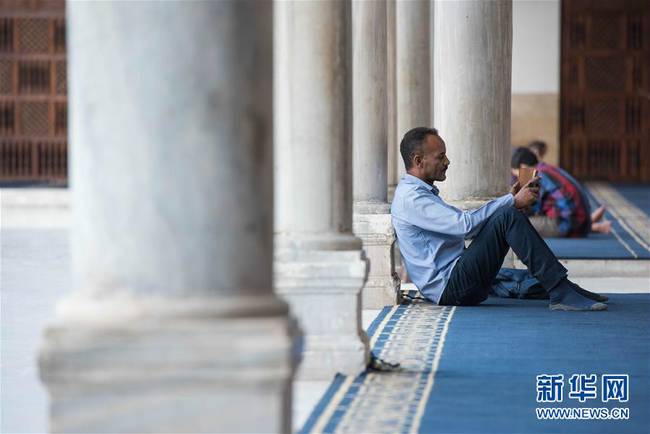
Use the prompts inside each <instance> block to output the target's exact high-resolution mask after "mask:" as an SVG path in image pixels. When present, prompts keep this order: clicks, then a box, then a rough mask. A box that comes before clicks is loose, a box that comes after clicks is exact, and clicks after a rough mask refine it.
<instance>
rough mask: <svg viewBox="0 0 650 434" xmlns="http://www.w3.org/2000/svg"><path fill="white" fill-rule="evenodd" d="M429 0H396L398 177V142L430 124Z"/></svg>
mask: <svg viewBox="0 0 650 434" xmlns="http://www.w3.org/2000/svg"><path fill="white" fill-rule="evenodd" d="M429 23H430V0H397V1H396V10H395V26H396V27H395V28H396V30H395V38H396V86H397V137H398V142H397V143H396V144H395V146H396V147H397V152H396V155H395V156H396V158H397V175H398V176H397V180H398V182H399V179H401V178H402V176H403V175H404V173H406V170H405V168H404V162H403V160H402V157H401V155H399V141H401V140H402V137H403V136H404V134H405V133H406V132H407V131H408V130H410V129H411V128H414V127H422V126H430V125H431V44H430V40H431V35H430V25H429Z"/></svg>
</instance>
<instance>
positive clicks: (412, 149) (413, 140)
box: [399, 127, 438, 170]
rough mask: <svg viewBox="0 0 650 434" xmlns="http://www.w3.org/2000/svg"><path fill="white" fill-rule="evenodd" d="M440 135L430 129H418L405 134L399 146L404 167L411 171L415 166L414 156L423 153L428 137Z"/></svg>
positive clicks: (433, 129)
mask: <svg viewBox="0 0 650 434" xmlns="http://www.w3.org/2000/svg"><path fill="white" fill-rule="evenodd" d="M430 134H431V135H434V136H437V135H438V130H436V129H435V128H429V127H416V128H413V129H412V130H409V131H408V132H407V133H406V134H404V138H402V142H401V143H400V145H399V152H400V154H402V159H403V160H404V166H405V167H406V170H409V169H410V168H411V167H412V166H413V156H414V155H415V154H416V153H417V152H420V151H422V143H423V142H424V139H425V138H426V137H427V136H428V135H430Z"/></svg>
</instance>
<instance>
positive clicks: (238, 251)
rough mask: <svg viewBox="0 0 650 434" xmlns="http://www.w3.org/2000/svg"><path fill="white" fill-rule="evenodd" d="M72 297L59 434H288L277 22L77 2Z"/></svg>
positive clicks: (44, 357)
mask: <svg viewBox="0 0 650 434" xmlns="http://www.w3.org/2000/svg"><path fill="white" fill-rule="evenodd" d="M67 15H68V29H69V32H68V36H69V37H68V44H69V45H68V47H69V53H70V55H69V69H68V71H69V72H70V80H69V83H70V114H71V122H70V127H71V138H72V146H71V147H72V164H71V187H72V204H73V224H72V252H73V281H74V291H73V293H72V294H70V295H69V296H68V297H67V298H66V299H65V300H64V301H63V302H62V303H61V304H60V305H59V306H58V309H57V314H56V319H55V320H54V322H53V323H51V324H50V326H49V327H48V329H47V330H46V332H45V338H44V343H43V345H42V348H41V354H40V369H41V377H42V379H43V382H44V383H45V385H46V386H47V388H48V390H49V394H50V399H51V405H50V430H51V431H53V432H110V433H115V432H242V431H246V432H271V431H273V432H281V431H283V432H289V431H290V428H291V424H290V416H291V396H290V390H291V387H290V383H291V378H292V371H293V361H292V346H293V340H294V338H293V331H292V330H293V328H292V327H291V325H290V324H291V323H290V321H289V320H288V316H287V315H288V308H287V305H286V303H284V302H283V301H281V300H280V299H279V298H278V297H277V296H276V295H275V294H274V292H273V290H272V257H273V253H272V252H273V233H272V228H273V214H272V213H273V188H272V182H273V181H272V155H273V149H272V141H271V132H272V64H273V62H272V42H271V41H272V8H271V7H270V5H269V4H268V3H259V2H257V1H243V2H242V1H220V2H196V3H181V2H176V3H174V2H172V3H159V2H142V3H127V2H108V3H92V4H91V3H87V2H69V3H68V10H67Z"/></svg>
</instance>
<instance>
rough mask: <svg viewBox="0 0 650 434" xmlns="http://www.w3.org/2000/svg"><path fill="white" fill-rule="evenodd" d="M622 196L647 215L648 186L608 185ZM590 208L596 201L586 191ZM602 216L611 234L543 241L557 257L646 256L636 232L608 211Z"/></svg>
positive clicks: (647, 252)
mask: <svg viewBox="0 0 650 434" xmlns="http://www.w3.org/2000/svg"><path fill="white" fill-rule="evenodd" d="M612 187H613V188H614V189H615V190H616V191H617V192H619V193H620V194H621V195H623V197H625V199H627V200H629V201H630V202H631V203H632V204H633V205H635V206H636V207H638V208H639V209H641V210H643V211H644V212H645V213H646V214H650V186H648V185H634V186H631V185H612ZM590 201H591V205H592V209H596V208H597V207H598V206H599V205H600V204H599V203H598V202H597V201H596V200H595V199H594V197H593V196H592V195H591V194H590ZM605 218H606V219H607V220H611V221H612V233H610V234H596V233H592V234H590V235H589V236H588V237H587V238H546V239H545V241H546V243H547V244H548V245H549V247H550V248H551V250H552V251H553V253H555V256H557V257H558V258H561V259H650V250H648V248H646V246H643V245H642V244H640V243H639V242H638V235H637V234H633V233H631V232H630V229H629V227H625V226H624V225H622V224H621V222H620V221H619V220H618V219H617V218H616V217H614V216H613V215H612V214H611V213H610V212H606V213H605Z"/></svg>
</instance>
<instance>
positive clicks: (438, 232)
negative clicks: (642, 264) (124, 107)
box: [391, 127, 607, 311]
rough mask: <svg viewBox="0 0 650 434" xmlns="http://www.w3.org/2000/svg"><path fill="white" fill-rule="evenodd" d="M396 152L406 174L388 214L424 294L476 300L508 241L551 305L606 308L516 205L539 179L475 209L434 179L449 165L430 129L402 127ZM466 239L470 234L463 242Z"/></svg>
mask: <svg viewBox="0 0 650 434" xmlns="http://www.w3.org/2000/svg"><path fill="white" fill-rule="evenodd" d="M400 153H401V154H402V158H403V159H404V164H405V166H406V172H407V174H406V175H404V177H403V178H402V179H401V181H400V183H399V184H398V186H397V189H396V190H395V197H394V198H393V203H392V205H391V215H392V220H393V226H394V228H395V233H396V235H397V242H398V244H399V248H400V251H401V253H402V257H403V258H404V265H405V267H406V270H407V272H408V274H409V276H410V277H411V279H412V281H413V283H415V285H416V286H417V288H418V289H419V290H420V292H421V293H422V294H423V295H424V296H425V297H427V298H428V299H429V300H431V301H433V302H434V303H437V304H441V305H455V306H465V305H476V304H479V303H481V302H482V301H484V300H485V299H486V298H487V297H488V293H489V291H490V288H491V283H492V280H493V279H494V277H495V276H496V275H497V273H498V272H499V269H500V268H501V265H502V264H503V260H504V258H505V256H506V254H507V253H508V250H509V248H510V247H512V249H513V250H514V252H515V253H516V254H517V256H518V257H519V258H520V259H521V260H522V261H523V262H524V263H525V264H526V266H527V267H528V269H529V270H530V272H531V273H532V275H533V276H535V278H536V279H537V280H539V282H540V284H541V285H542V286H543V288H544V289H545V290H546V291H547V292H548V293H549V298H550V305H549V307H550V308H551V309H552V310H568V311H575V310H587V311H588V310H605V309H607V305H606V304H604V303H601V302H599V301H605V300H606V297H603V296H600V295H598V294H595V293H592V292H589V291H587V290H585V289H583V288H580V287H579V286H578V285H576V284H574V283H573V282H571V281H570V280H568V279H567V270H566V269H565V268H564V267H563V266H562V265H561V264H560V263H559V262H558V260H557V259H556V258H555V256H554V255H553V253H552V252H551V250H550V249H549V248H548V246H547V245H546V243H545V242H544V240H543V239H542V238H541V237H540V236H539V234H538V233H537V231H535V229H534V228H533V227H532V226H531V224H530V222H529V221H528V219H527V218H526V216H524V215H523V214H522V213H521V212H520V211H519V209H521V208H525V207H527V206H529V205H531V204H532V203H534V202H535V201H536V200H537V187H536V186H535V185H534V184H535V183H536V182H538V178H535V179H533V180H532V181H531V182H529V183H528V184H526V185H525V186H524V187H523V188H521V189H518V191H517V190H516V189H515V191H513V193H510V194H507V195H505V196H502V197H500V198H498V199H495V200H493V201H490V202H488V203H487V204H485V205H484V206H482V207H481V208H478V209H476V210H472V211H461V210H459V209H458V208H455V207H453V206H451V205H449V204H447V203H445V202H444V201H443V200H442V199H441V198H440V196H438V189H437V188H436V187H435V186H434V185H433V183H434V182H435V181H444V180H445V178H446V175H445V173H446V171H447V167H448V166H449V160H448V159H447V155H446V147H445V142H444V141H443V140H442V138H441V137H440V136H439V135H438V132H437V131H436V130H435V129H433V128H426V127H419V128H414V129H412V130H410V131H409V132H407V133H406V134H405V135H404V138H403V139H402V142H401V144H400ZM513 194H514V195H513ZM467 238H473V239H474V240H473V242H472V243H471V244H470V246H469V247H468V248H465V239H467Z"/></svg>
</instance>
